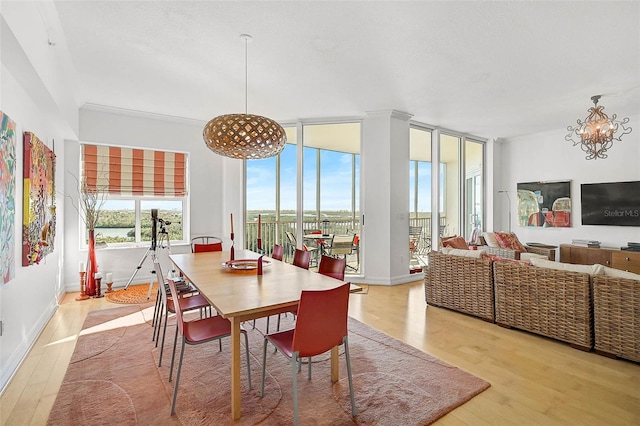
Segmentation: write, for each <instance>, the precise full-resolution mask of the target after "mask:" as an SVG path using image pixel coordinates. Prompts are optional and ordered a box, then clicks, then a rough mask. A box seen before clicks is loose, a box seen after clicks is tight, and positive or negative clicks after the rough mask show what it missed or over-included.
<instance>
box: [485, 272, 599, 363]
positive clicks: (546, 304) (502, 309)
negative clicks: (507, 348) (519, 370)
mask: <svg viewBox="0 0 640 426" xmlns="http://www.w3.org/2000/svg"><path fill="white" fill-rule="evenodd" d="M494 283H495V295H496V296H495V297H496V323H497V324H498V325H501V326H505V327H513V328H518V329H521V330H526V331H530V332H533V333H537V334H541V335H543V336H547V337H551V338H554V339H557V340H562V341H564V342H568V343H570V344H571V345H572V346H574V347H576V348H578V349H581V350H586V351H588V350H590V349H591V348H592V347H593V325H592V324H593V322H592V319H593V311H592V309H591V300H592V292H591V275H590V274H588V273H584V272H572V271H560V270H554V269H548V268H540V267H536V266H532V265H525V264H516V263H513V262H494Z"/></svg>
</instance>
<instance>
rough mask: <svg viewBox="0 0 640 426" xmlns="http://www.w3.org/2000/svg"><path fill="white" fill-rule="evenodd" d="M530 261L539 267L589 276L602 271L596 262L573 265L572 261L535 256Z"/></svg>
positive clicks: (600, 273)
mask: <svg viewBox="0 0 640 426" xmlns="http://www.w3.org/2000/svg"><path fill="white" fill-rule="evenodd" d="M530 261H531V263H532V264H533V265H534V266H537V267H540V268H547V269H555V270H558V271H570V272H580V273H583V274H589V275H591V276H594V275H602V273H603V269H602V265H598V264H595V265H574V264H572V263H561V262H555V261H553V260H548V259H540V258H537V257H533V258H531V259H530Z"/></svg>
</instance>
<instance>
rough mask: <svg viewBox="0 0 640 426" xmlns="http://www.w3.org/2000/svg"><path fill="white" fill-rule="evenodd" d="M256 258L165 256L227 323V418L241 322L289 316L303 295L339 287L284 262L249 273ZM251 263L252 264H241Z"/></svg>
mask: <svg viewBox="0 0 640 426" xmlns="http://www.w3.org/2000/svg"><path fill="white" fill-rule="evenodd" d="M259 256H260V255H259V254H257V253H254V252H251V251H248V250H237V251H235V254H234V259H233V260H234V261H233V262H230V260H231V259H230V252H229V251H217V252H204V253H184V254H171V255H169V259H170V260H171V262H172V263H173V264H174V265H175V267H176V268H177V269H178V270H179V272H180V273H181V274H182V276H183V277H184V278H185V279H186V280H188V281H189V282H191V283H192V284H193V285H194V286H195V287H196V288H197V289H198V291H199V292H200V294H202V295H203V296H204V297H205V298H206V299H207V300H208V301H209V303H211V305H212V306H213V307H214V308H215V309H216V311H217V312H218V314H219V315H222V317H223V318H227V319H229V321H230V322H231V417H232V418H233V420H238V419H239V418H240V417H241V415H242V414H241V413H242V411H241V404H240V400H241V397H240V395H241V392H240V389H241V386H240V364H241V361H240V325H241V324H242V322H244V321H249V320H253V319H256V318H262V317H267V316H270V315H274V314H279V313H284V312H290V311H292V309H293V308H295V307H297V305H298V302H299V301H300V295H301V294H302V291H303V290H328V289H333V288H336V287H339V286H340V285H342V284H344V282H343V281H340V280H337V279H335V278H331V277H328V276H325V275H322V274H318V273H317V272H313V271H309V270H307V269H303V268H299V267H297V266H294V265H291V264H289V263H286V262H281V261H278V260H275V259H271V258H269V257H266V256H264V257H263V260H264V262H263V267H262V274H258V273H257V269H254V268H252V267H251V265H255V260H256V259H257V258H258V257H259ZM242 260H251V261H252V262H241V261H242ZM338 379H339V374H338V347H335V348H333V349H332V351H331V380H332V381H333V382H334V383H335V382H337V381H338Z"/></svg>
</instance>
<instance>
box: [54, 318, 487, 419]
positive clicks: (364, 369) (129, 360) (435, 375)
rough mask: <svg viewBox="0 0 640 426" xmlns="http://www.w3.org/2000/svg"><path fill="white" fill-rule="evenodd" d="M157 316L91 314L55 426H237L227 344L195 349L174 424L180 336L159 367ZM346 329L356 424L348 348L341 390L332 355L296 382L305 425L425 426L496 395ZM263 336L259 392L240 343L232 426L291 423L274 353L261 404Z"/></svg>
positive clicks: (282, 368) (371, 333)
mask: <svg viewBox="0 0 640 426" xmlns="http://www.w3.org/2000/svg"><path fill="white" fill-rule="evenodd" d="M152 314H153V306H151V307H146V308H145V307H144V306H143V305H137V306H123V307H118V308H113V309H105V310H99V311H92V312H90V313H89V314H88V316H87V319H86V321H85V324H84V326H83V330H82V332H81V333H80V337H79V338H78V342H77V345H76V349H75V351H74V353H73V356H72V359H71V363H70V365H69V368H68V370H67V373H66V375H65V377H64V380H63V383H62V386H61V388H60V391H59V393H58V395H57V398H56V401H55V403H54V405H53V408H52V410H51V413H50V415H49V420H48V425H74V426H75V425H89V424H118V425H150V424H162V425H173V424H176V425H179V424H182V425H226V424H232V423H234V422H232V421H231V404H230V402H231V397H230V392H231V381H230V377H229V372H230V371H231V366H230V347H229V346H230V344H229V339H223V341H222V351H220V350H219V347H218V343H217V342H210V343H209V344H202V345H198V346H189V345H188V347H187V348H186V350H185V355H184V356H185V362H184V364H183V366H182V375H181V378H180V392H179V394H178V401H177V405H176V415H175V416H170V415H169V411H170V410H169V408H170V405H171V395H172V392H173V382H171V383H170V382H168V376H169V364H170V362H171V356H170V354H171V350H172V348H173V335H174V334H173V333H174V332H175V327H174V326H172V327H170V328H168V329H167V339H166V346H165V352H164V359H163V363H162V366H161V367H158V354H159V351H158V349H159V348H156V347H155V345H154V342H152V341H151V335H152V327H151V324H150V317H151V315H152ZM283 320H284V321H283V322H286V324H283V327H286V326H291V325H292V324H293V323H292V316H287V317H284V318H283ZM274 322H275V321H274V320H273V319H272V323H274ZM271 325H272V326H273V325H274V324H271ZM348 326H349V349H350V353H351V364H352V369H353V381H354V388H355V399H356V407H357V409H358V415H357V416H356V417H355V418H352V417H351V415H350V403H349V392H348V383H347V378H346V377H347V374H346V367H345V363H344V354H343V351H344V348H341V355H340V380H339V381H338V382H337V383H331V374H330V371H331V365H330V364H331V361H330V355H329V354H326V355H323V356H317V357H314V358H313V360H312V363H313V369H312V370H313V371H312V379H311V380H307V368H306V366H303V369H302V371H303V372H302V373H301V374H299V375H298V395H299V399H300V422H301V424H313V425H403V426H411V425H426V424H430V423H432V422H434V421H435V420H437V419H438V418H440V417H442V416H444V415H445V414H446V413H448V412H450V411H451V410H453V409H454V408H456V407H458V406H460V405H462V404H464V403H465V402H466V401H468V400H470V399H471V398H473V397H474V396H475V395H477V394H479V393H480V392H482V391H483V390H485V389H487V388H488V387H489V386H490V385H489V383H488V382H486V381H484V380H482V379H480V378H478V377H475V376H473V375H471V374H469V373H466V372H464V371H462V370H460V369H459V368H456V367H454V366H451V365H449V364H446V363H444V362H442V361H440V360H438V359H436V358H434V357H432V356H431V355H428V354H426V353H424V352H422V351H419V350H417V349H415V348H413V347H411V346H409V345H407V344H405V343H403V342H400V341H398V340H396V339H394V338H391V337H389V336H387V335H385V334H383V333H381V332H379V331H376V330H374V329H373V328H371V327H369V326H367V325H365V324H363V323H361V322H359V321H357V320H355V319H353V318H349V324H348ZM265 327H266V322H265V319H264V318H262V319H259V320H258V321H257V327H256V328H255V329H253V328H252V327H251V326H250V325H248V324H247V325H246V326H245V328H246V329H247V333H248V337H249V353H250V358H251V375H252V382H253V390H249V386H248V377H247V368H246V364H245V361H244V351H245V347H244V344H242V347H241V352H242V365H241V369H240V370H241V379H242V381H241V384H242V385H241V386H242V389H241V395H242V418H241V419H240V420H239V421H238V422H235V423H234V424H238V425H258V424H259V425H284V424H292V420H293V407H292V405H293V402H292V401H293V396H292V393H291V364H290V363H289V361H288V360H286V359H285V358H284V357H283V356H282V355H281V354H279V353H274V352H273V350H269V351H267V357H268V361H267V376H266V382H265V396H264V398H261V397H260V374H261V362H262V345H263V341H264V338H263V331H262V330H264V329H265ZM305 362H306V360H305ZM174 373H175V372H174ZM174 378H175V376H174Z"/></svg>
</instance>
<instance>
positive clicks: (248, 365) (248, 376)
mask: <svg viewBox="0 0 640 426" xmlns="http://www.w3.org/2000/svg"><path fill="white" fill-rule="evenodd" d="M242 334H244V347H245V353H246V355H247V378H248V379H249V390H252V389H253V385H252V384H251V364H250V363H249V336H248V335H247V332H246V331H245V332H243V333H242ZM220 342H222V339H220Z"/></svg>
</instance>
